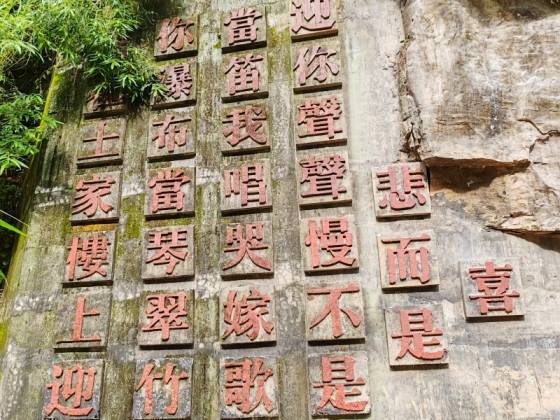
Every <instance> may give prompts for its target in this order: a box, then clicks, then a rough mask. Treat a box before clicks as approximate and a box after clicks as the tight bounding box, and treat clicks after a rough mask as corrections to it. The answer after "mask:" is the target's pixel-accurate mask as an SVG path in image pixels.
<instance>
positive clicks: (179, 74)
mask: <svg viewBox="0 0 560 420" xmlns="http://www.w3.org/2000/svg"><path fill="white" fill-rule="evenodd" d="M160 74H161V83H162V84H163V85H164V86H165V87H166V88H167V96H169V97H171V98H173V99H175V100H179V99H181V97H182V96H183V95H184V96H189V95H190V94H191V89H192V86H193V78H192V74H191V66H190V64H189V63H183V64H175V65H173V66H169V67H166V68H164V69H162V70H161V71H160Z"/></svg>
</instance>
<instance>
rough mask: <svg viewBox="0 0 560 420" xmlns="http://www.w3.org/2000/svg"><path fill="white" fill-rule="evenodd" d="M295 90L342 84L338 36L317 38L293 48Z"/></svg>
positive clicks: (326, 87) (320, 88) (306, 90)
mask: <svg viewBox="0 0 560 420" xmlns="http://www.w3.org/2000/svg"><path fill="white" fill-rule="evenodd" d="M292 69H293V72H294V74H293V78H294V92H296V93H300V92H311V91H318V90H326V89H334V88H338V87H340V86H342V67H341V58H340V44H339V42H338V39H337V38H330V39H317V40H314V41H306V42H301V43H298V44H297V45H294V46H293V48H292Z"/></svg>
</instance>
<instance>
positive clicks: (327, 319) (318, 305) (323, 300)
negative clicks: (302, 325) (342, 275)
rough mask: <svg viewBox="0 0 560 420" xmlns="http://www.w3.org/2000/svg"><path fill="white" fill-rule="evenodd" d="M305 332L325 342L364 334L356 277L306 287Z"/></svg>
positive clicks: (360, 298) (363, 335) (359, 338)
mask: <svg viewBox="0 0 560 420" xmlns="http://www.w3.org/2000/svg"><path fill="white" fill-rule="evenodd" d="M306 295H307V299H306V304H305V313H306V336H307V340H308V341H312V342H313V341H315V342H326V341H343V340H356V339H357V340H363V339H364V338H365V320H364V302H363V297H362V287H361V286H360V282H359V281H358V280H351V281H347V282H336V283H326V282H321V283H313V284H310V285H307V287H306Z"/></svg>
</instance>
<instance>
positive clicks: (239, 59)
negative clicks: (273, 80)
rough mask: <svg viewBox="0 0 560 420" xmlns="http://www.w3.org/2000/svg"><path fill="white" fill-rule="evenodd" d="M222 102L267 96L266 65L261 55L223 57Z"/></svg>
mask: <svg viewBox="0 0 560 420" xmlns="http://www.w3.org/2000/svg"><path fill="white" fill-rule="evenodd" d="M224 60H228V61H227V63H226V62H225V63H224V75H225V81H224V83H225V89H224V92H223V94H222V99H223V100H224V101H232V100H238V99H247V98H261V97H265V96H266V95H267V94H268V91H267V89H268V80H267V64H266V59H265V56H263V55H262V54H253V53H249V54H246V55H239V56H234V57H231V58H228V57H224Z"/></svg>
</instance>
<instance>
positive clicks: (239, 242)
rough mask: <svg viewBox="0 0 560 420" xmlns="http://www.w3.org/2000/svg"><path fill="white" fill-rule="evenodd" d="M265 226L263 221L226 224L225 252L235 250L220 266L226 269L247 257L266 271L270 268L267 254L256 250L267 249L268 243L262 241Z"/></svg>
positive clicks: (270, 263) (270, 264)
mask: <svg viewBox="0 0 560 420" xmlns="http://www.w3.org/2000/svg"><path fill="white" fill-rule="evenodd" d="M264 236H265V228H264V224H263V223H250V224H237V225H228V226H226V238H225V240H226V241H225V245H226V247H225V248H224V252H225V253H232V252H235V255H234V257H233V258H231V259H230V260H228V261H227V262H226V264H225V265H224V266H223V267H222V269H223V270H224V271H227V270H229V269H231V268H233V267H235V266H236V265H238V264H239V263H240V262H241V261H243V259H244V258H245V257H247V258H248V259H249V260H250V261H251V262H252V263H253V264H254V265H256V266H257V267H260V268H262V269H263V270H266V271H271V270H272V261H270V260H269V259H268V258H267V255H266V254H265V255H264V256H263V255H261V253H259V252H257V251H260V250H267V249H268V248H269V245H268V244H266V243H265V242H264Z"/></svg>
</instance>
